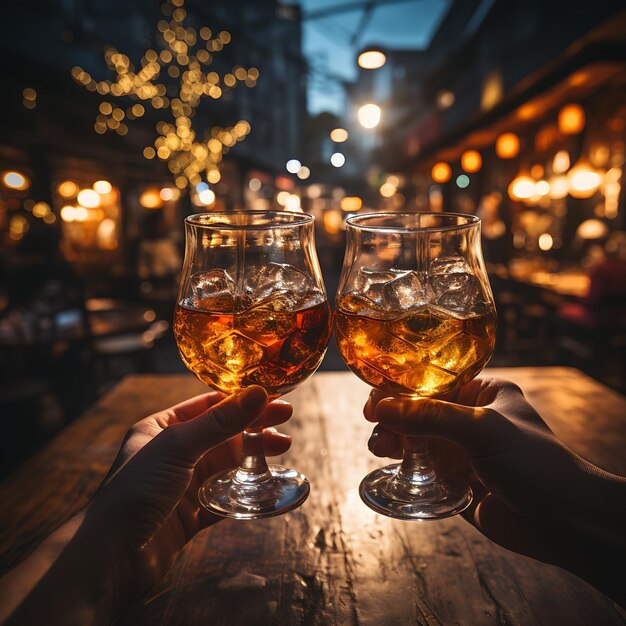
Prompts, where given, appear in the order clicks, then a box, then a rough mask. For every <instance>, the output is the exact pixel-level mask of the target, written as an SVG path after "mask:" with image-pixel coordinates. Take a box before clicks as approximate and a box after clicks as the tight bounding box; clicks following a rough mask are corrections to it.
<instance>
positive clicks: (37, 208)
mask: <svg viewBox="0 0 626 626" xmlns="http://www.w3.org/2000/svg"><path fill="white" fill-rule="evenodd" d="M50 211H51V209H50V205H49V204H48V203H47V202H37V203H35V205H34V206H33V215H34V216H35V217H42V218H43V217H46V215H48V214H49V213H50Z"/></svg>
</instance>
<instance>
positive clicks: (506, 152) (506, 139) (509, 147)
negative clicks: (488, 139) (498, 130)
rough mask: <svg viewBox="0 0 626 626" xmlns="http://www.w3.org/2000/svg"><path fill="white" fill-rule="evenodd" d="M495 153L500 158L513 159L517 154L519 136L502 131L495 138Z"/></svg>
mask: <svg viewBox="0 0 626 626" xmlns="http://www.w3.org/2000/svg"><path fill="white" fill-rule="evenodd" d="M496 154H497V155H498V156H499V157H500V158H501V159H513V158H515V157H516V156H517V155H518V154H519V137H518V136H517V135H516V134H515V133H503V134H502V135H500V136H499V137H498V138H497V139H496Z"/></svg>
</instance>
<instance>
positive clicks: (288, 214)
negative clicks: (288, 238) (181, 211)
mask: <svg viewBox="0 0 626 626" xmlns="http://www.w3.org/2000/svg"><path fill="white" fill-rule="evenodd" d="M255 215H256V216H261V215H265V216H268V217H272V216H276V217H285V218H289V221H284V222H280V221H271V220H268V222H267V223H266V224H228V223H226V222H220V221H215V222H211V223H204V221H205V220H207V219H215V218H221V217H227V216H229V217H235V216H255ZM314 221H315V217H314V216H313V215H310V214H309V213H295V212H292V211H213V212H208V213H194V214H193V215H188V216H187V217H186V218H185V225H189V226H193V227H195V228H206V229H207V230H235V231H242V230H268V229H274V228H293V227H295V226H304V225H305V224H311V223H312V222H314Z"/></svg>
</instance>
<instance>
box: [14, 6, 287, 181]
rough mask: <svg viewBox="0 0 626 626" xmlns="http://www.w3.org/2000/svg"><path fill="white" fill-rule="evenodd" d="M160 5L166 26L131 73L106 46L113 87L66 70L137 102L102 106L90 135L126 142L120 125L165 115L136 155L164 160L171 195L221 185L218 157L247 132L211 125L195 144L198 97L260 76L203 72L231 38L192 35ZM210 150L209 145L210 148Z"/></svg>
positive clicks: (207, 32) (242, 71) (182, 14)
mask: <svg viewBox="0 0 626 626" xmlns="http://www.w3.org/2000/svg"><path fill="white" fill-rule="evenodd" d="M161 6H162V13H163V15H164V17H165V18H166V19H163V20H160V21H159V23H158V24H157V33H156V41H157V46H156V48H157V49H149V50H146V51H145V52H144V54H143V56H142V58H141V60H140V63H139V66H137V67H136V66H135V65H134V64H133V63H132V62H131V61H130V59H129V57H128V56H127V55H126V54H123V53H121V52H119V51H118V50H116V49H115V48H113V47H112V46H109V47H107V48H106V49H105V52H104V59H105V61H106V64H107V66H108V68H109V69H110V70H112V71H113V72H114V73H115V78H114V80H111V81H100V82H96V81H95V79H94V78H93V77H92V76H91V75H90V74H89V73H88V72H87V71H85V70H84V69H83V68H82V67H80V66H76V67H74V68H72V71H71V75H72V78H73V79H74V80H75V81H76V82H77V83H78V84H79V85H81V86H83V87H84V88H85V89H87V90H89V91H97V92H98V93H99V94H102V95H105V94H106V95H107V96H108V97H109V100H110V99H111V98H123V99H124V100H125V101H127V100H128V99H131V100H137V101H138V102H136V103H135V104H133V105H132V106H130V107H128V108H122V107H121V106H120V107H117V106H114V105H113V104H111V102H109V101H104V102H101V103H100V106H99V115H98V116H97V117H96V121H95V123H94V130H95V132H97V133H98V134H104V133H106V132H111V131H113V132H116V133H117V134H118V135H126V134H127V133H128V130H129V127H128V124H127V123H126V121H127V120H130V121H132V120H135V119H137V118H139V117H142V116H143V115H144V114H145V111H146V108H147V107H148V106H150V107H152V108H153V109H156V110H163V111H167V112H168V113H169V119H168V120H162V121H160V122H159V123H158V124H157V133H158V135H157V137H156V138H155V140H154V147H153V146H147V147H146V148H144V150H143V156H144V157H145V158H146V159H154V158H155V157H158V158H159V159H160V160H162V161H166V162H167V166H168V169H169V170H170V172H171V173H172V175H173V176H174V181H175V184H176V187H177V188H178V189H183V188H185V187H187V186H189V187H193V186H195V185H196V184H198V182H200V181H201V180H202V178H203V177H206V179H207V180H208V181H209V182H211V183H216V182H218V181H219V180H220V178H221V174H220V169H221V168H222V160H223V157H224V155H225V154H226V153H227V152H228V150H229V149H230V148H231V147H233V146H234V145H235V144H236V143H238V142H240V141H243V140H244V139H245V137H246V136H247V135H248V134H249V133H250V130H251V128H250V124H249V123H248V122H247V121H246V120H239V121H238V122H237V123H235V124H234V125H233V126H228V127H221V126H214V127H212V128H210V129H207V133H206V135H207V136H206V138H202V135H204V133H203V132H200V131H199V130H198V129H196V128H194V126H193V124H192V119H193V118H194V113H195V111H196V109H197V108H198V106H200V103H201V101H202V99H203V98H207V97H208V98H211V99H214V100H218V99H219V98H221V97H222V96H223V95H224V94H225V93H226V92H228V91H231V90H232V89H235V88H237V86H238V85H239V84H240V83H243V84H244V85H245V86H246V87H249V88H251V87H254V86H255V85H256V81H257V80H258V78H259V70H258V69H257V68H256V67H250V68H248V69H246V68H243V67H241V66H236V67H234V68H232V70H231V71H226V72H225V73H224V74H223V75H219V74H218V73H217V72H215V71H209V66H210V65H211V64H212V63H213V55H214V54H215V53H216V52H220V51H221V50H222V49H223V48H224V46H226V45H228V44H229V43H230V41H231V35H230V33H229V32H228V31H226V30H223V31H220V32H219V33H217V34H214V33H213V32H212V31H211V29H210V28H207V27H206V26H203V27H202V28H200V29H199V30H196V29H195V28H194V27H192V26H188V25H186V23H185V20H186V17H187V11H186V10H185V8H184V0H166V1H165V2H164V3H163V4H162V5H161ZM167 77H169V78H170V79H173V80H176V81H177V84H176V85H174V86H173V87H175V89H174V90H173V91H174V92H175V93H176V95H175V96H173V97H169V96H168V93H171V91H172V90H171V89H168V87H170V86H172V85H171V82H170V84H168V83H167V82H166V81H167ZM25 97H26V95H25ZM123 120H124V121H123ZM209 143H212V147H211V149H209ZM296 171H297V170H296Z"/></svg>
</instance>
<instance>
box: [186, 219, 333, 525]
mask: <svg viewBox="0 0 626 626" xmlns="http://www.w3.org/2000/svg"><path fill="white" fill-rule="evenodd" d="M313 222H314V218H313V217H312V216H311V215H306V214H302V213H286V212H270V211H266V212H264V211H246V212H230V213H228V212H220V213H205V214H200V215H192V216H190V217H188V218H187V219H186V220H185V236H186V250H185V263H184V266H183V274H182V277H181V283H180V289H179V293H178V306H177V307H176V313H175V318H174V335H175V337H176V342H177V344H178V350H179V352H180V355H181V357H182V359H183V361H184V363H185V365H186V366H187V368H188V369H190V370H191V371H192V372H193V373H194V374H195V375H196V376H197V377H198V378H199V379H200V380H201V381H202V382H203V383H205V384H206V385H208V386H209V387H211V388H212V389H216V390H217V391H221V392H223V393H225V394H231V393H235V392H237V391H240V390H241V389H243V388H244V387H248V386H249V385H261V386H262V387H264V388H265V390H266V391H267V393H268V395H269V397H270V399H272V400H273V399H275V398H278V397H279V396H281V395H283V394H285V393H287V392H288V391H291V390H292V389H294V388H295V387H297V386H298V385H299V384H301V383H302V382H304V381H305V380H306V379H307V378H308V377H309V376H311V374H313V372H314V371H315V370H316V369H317V367H318V366H319V364H320V362H321V361H322V358H323V356H324V353H325V352H326V344H327V342H328V338H329V335H330V309H329V306H328V302H327V298H326V291H325V289H324V283H323V281H322V274H321V271H320V267H319V263H318V260H317V255H316V252H315V240H314V230H313ZM262 442H263V439H262V432H261V429H259V428H256V429H248V430H246V431H245V432H244V434H243V460H242V462H241V465H240V467H239V468H237V469H234V470H228V471H225V472H222V473H221V474H217V475H216V476H213V477H211V478H209V479H208V480H207V481H206V482H205V483H204V484H203V485H202V486H201V487H200V491H199V498H200V502H201V503H202V504H203V506H204V507H205V508H207V509H208V510H209V511H211V512H213V513H216V514H218V515H222V516H225V517H232V518H237V519H258V518H262V517H269V516H273V515H279V514H281V513H284V512H286V511H289V510H291V509H293V508H295V507H297V506H299V505H300V504H302V502H304V500H305V499H306V497H307V496H308V494H309V482H308V480H307V479H306V477H305V476H303V475H302V474H300V473H299V472H297V471H295V470H292V469H289V468H286V467H282V466H280V465H270V466H268V465H267V463H266V461H265V457H264V455H263V443H262Z"/></svg>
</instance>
